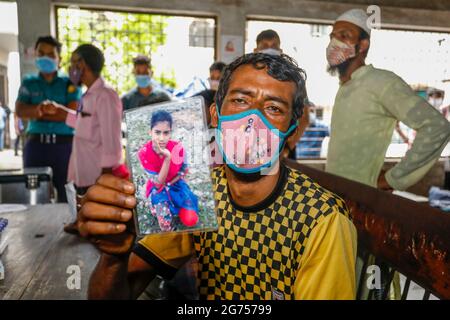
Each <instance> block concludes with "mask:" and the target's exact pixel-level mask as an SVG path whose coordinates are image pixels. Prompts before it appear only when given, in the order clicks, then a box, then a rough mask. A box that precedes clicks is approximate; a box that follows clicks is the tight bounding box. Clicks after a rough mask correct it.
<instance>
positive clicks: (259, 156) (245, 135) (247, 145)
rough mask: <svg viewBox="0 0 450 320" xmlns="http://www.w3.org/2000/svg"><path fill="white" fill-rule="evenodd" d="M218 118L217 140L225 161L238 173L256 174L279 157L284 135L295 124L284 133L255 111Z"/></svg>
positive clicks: (295, 125)
mask: <svg viewBox="0 0 450 320" xmlns="http://www.w3.org/2000/svg"><path fill="white" fill-rule="evenodd" d="M217 114H218V117H219V123H218V127H217V129H216V139H217V145H218V147H219V150H220V152H221V154H222V157H223V159H224V161H225V163H226V164H227V165H228V166H229V167H230V168H231V169H233V170H234V171H236V172H240V173H246V174H251V173H256V172H261V170H262V169H265V168H268V167H271V166H272V165H273V164H275V163H276V162H277V161H278V160H279V156H280V153H281V151H282V150H283V147H284V143H285V140H286V138H287V137H288V136H289V134H291V133H292V131H293V130H294V129H295V128H296V127H297V122H295V124H292V125H291V126H290V127H289V129H288V130H287V131H286V132H281V131H279V130H278V129H277V128H275V127H274V126H273V125H272V124H271V123H270V122H269V120H267V118H266V117H265V116H264V115H263V114H262V113H261V112H260V111H259V110H258V109H252V110H248V111H244V112H241V113H237V114H233V115H229V116H221V115H220V113H219V111H217Z"/></svg>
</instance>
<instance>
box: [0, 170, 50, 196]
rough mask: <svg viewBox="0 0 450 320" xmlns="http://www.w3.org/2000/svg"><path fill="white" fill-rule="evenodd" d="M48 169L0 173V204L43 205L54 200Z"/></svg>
mask: <svg viewBox="0 0 450 320" xmlns="http://www.w3.org/2000/svg"><path fill="white" fill-rule="evenodd" d="M52 176H53V172H52V169H51V168H50V167H36V168H25V169H22V170H13V171H0V203H22V204H31V205H35V204H44V203H51V201H52V198H54V188H53V184H52Z"/></svg>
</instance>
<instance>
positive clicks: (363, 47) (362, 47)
mask: <svg viewBox="0 0 450 320" xmlns="http://www.w3.org/2000/svg"><path fill="white" fill-rule="evenodd" d="M369 47H370V41H369V39H363V40H361V41H360V43H359V52H360V53H367V51H369Z"/></svg>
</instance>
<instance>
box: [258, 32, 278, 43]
mask: <svg viewBox="0 0 450 320" xmlns="http://www.w3.org/2000/svg"><path fill="white" fill-rule="evenodd" d="M272 39H277V40H278V41H280V36H279V35H278V33H277V32H276V31H275V30H272V29H268V30H264V31H261V32H260V34H258V36H257V37H256V45H258V43H260V42H261V41H263V40H272Z"/></svg>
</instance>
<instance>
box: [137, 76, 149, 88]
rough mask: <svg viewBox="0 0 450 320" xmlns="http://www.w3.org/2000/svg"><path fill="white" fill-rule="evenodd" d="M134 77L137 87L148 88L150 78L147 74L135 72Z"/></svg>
mask: <svg viewBox="0 0 450 320" xmlns="http://www.w3.org/2000/svg"><path fill="white" fill-rule="evenodd" d="M135 79H136V83H137V85H138V87H139V88H148V87H150V84H151V79H152V78H151V77H150V76H149V75H148V74H137V75H136V76H135Z"/></svg>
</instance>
